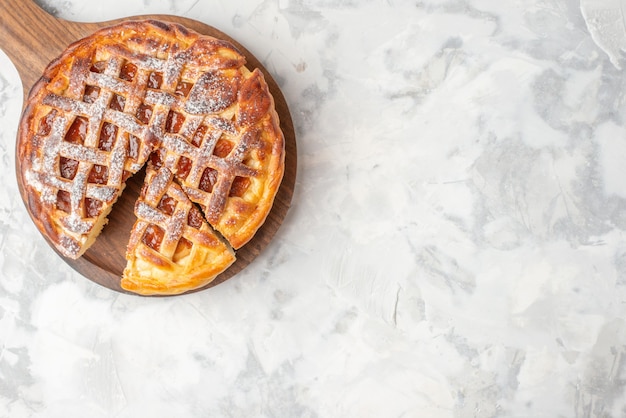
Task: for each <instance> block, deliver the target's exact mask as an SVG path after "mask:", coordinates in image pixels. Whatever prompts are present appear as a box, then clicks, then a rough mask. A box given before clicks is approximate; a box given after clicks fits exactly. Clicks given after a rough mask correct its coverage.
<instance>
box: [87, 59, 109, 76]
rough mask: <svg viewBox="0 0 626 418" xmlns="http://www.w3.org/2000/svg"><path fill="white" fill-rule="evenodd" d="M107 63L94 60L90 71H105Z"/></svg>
mask: <svg viewBox="0 0 626 418" xmlns="http://www.w3.org/2000/svg"><path fill="white" fill-rule="evenodd" d="M106 66H107V63H106V62H105V61H98V62H94V63H93V64H92V65H91V68H90V69H89V71H91V72H92V73H102V72H104V69H105V68H106Z"/></svg>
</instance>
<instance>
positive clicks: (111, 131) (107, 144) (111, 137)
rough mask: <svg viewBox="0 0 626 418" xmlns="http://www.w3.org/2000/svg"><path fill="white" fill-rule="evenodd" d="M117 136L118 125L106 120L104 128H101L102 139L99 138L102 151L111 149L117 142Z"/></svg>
mask: <svg viewBox="0 0 626 418" xmlns="http://www.w3.org/2000/svg"><path fill="white" fill-rule="evenodd" d="M116 137H117V126H115V125H113V124H111V123H109V122H104V123H103V124H102V129H100V139H99V140H98V148H99V149H101V150H102V151H111V150H112V149H113V144H115V138H116Z"/></svg>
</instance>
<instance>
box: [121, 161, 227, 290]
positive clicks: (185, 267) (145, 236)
mask: <svg viewBox="0 0 626 418" xmlns="http://www.w3.org/2000/svg"><path fill="white" fill-rule="evenodd" d="M135 215H136V216H137V221H136V222H135V225H134V226H133V229H132V231H131V235H130V240H129V243H128V249H127V252H126V259H127V266H126V269H125V270H124V275H123V277H122V281H121V286H122V288H123V289H126V290H129V291H132V292H135V293H139V294H143V295H151V294H170V295H171V294H178V293H183V292H186V291H189V290H193V289H197V288H199V287H202V286H205V285H206V284H208V283H210V282H211V281H212V280H213V279H214V278H215V277H216V276H217V275H218V274H220V273H221V272H223V271H224V270H226V269H227V268H228V267H229V266H230V265H231V264H232V263H233V262H234V261H235V254H234V252H233V250H232V249H231V248H230V246H229V245H228V244H226V243H225V242H223V241H222V240H221V239H220V238H219V237H218V236H217V235H216V234H215V233H214V232H213V230H212V229H211V228H210V227H209V226H208V224H207V223H206V221H205V220H204V219H202V215H201V214H200V213H199V209H197V208H196V207H195V206H194V205H193V203H192V202H191V201H190V200H189V199H188V198H187V196H186V195H185V193H184V192H183V190H182V189H181V187H180V186H179V185H178V184H176V182H175V181H174V175H173V174H172V173H171V172H170V171H169V170H168V169H167V168H166V167H162V168H161V169H160V170H159V171H158V172H157V171H155V170H154V169H153V168H152V167H151V166H149V167H148V168H147V173H146V184H145V186H144V187H143V189H142V192H141V196H140V197H139V199H138V200H137V202H136V204H135Z"/></svg>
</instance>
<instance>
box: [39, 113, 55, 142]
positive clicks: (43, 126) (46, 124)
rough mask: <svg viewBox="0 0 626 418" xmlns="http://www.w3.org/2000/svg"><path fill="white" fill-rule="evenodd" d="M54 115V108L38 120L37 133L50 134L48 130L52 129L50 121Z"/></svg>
mask: <svg viewBox="0 0 626 418" xmlns="http://www.w3.org/2000/svg"><path fill="white" fill-rule="evenodd" d="M55 116H56V110H52V111H51V112H50V113H48V114H47V115H46V116H44V117H43V118H41V119H40V120H39V130H38V131H37V134H39V135H42V136H46V135H50V131H51V130H52V121H53V120H54V117H55Z"/></svg>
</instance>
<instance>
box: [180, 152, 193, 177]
mask: <svg viewBox="0 0 626 418" xmlns="http://www.w3.org/2000/svg"><path fill="white" fill-rule="evenodd" d="M191 166H192V163H191V160H190V159H189V158H187V157H180V158H179V159H178V163H177V164H176V175H177V176H178V177H179V178H181V179H186V178H187V176H188V175H189V171H191Z"/></svg>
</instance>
